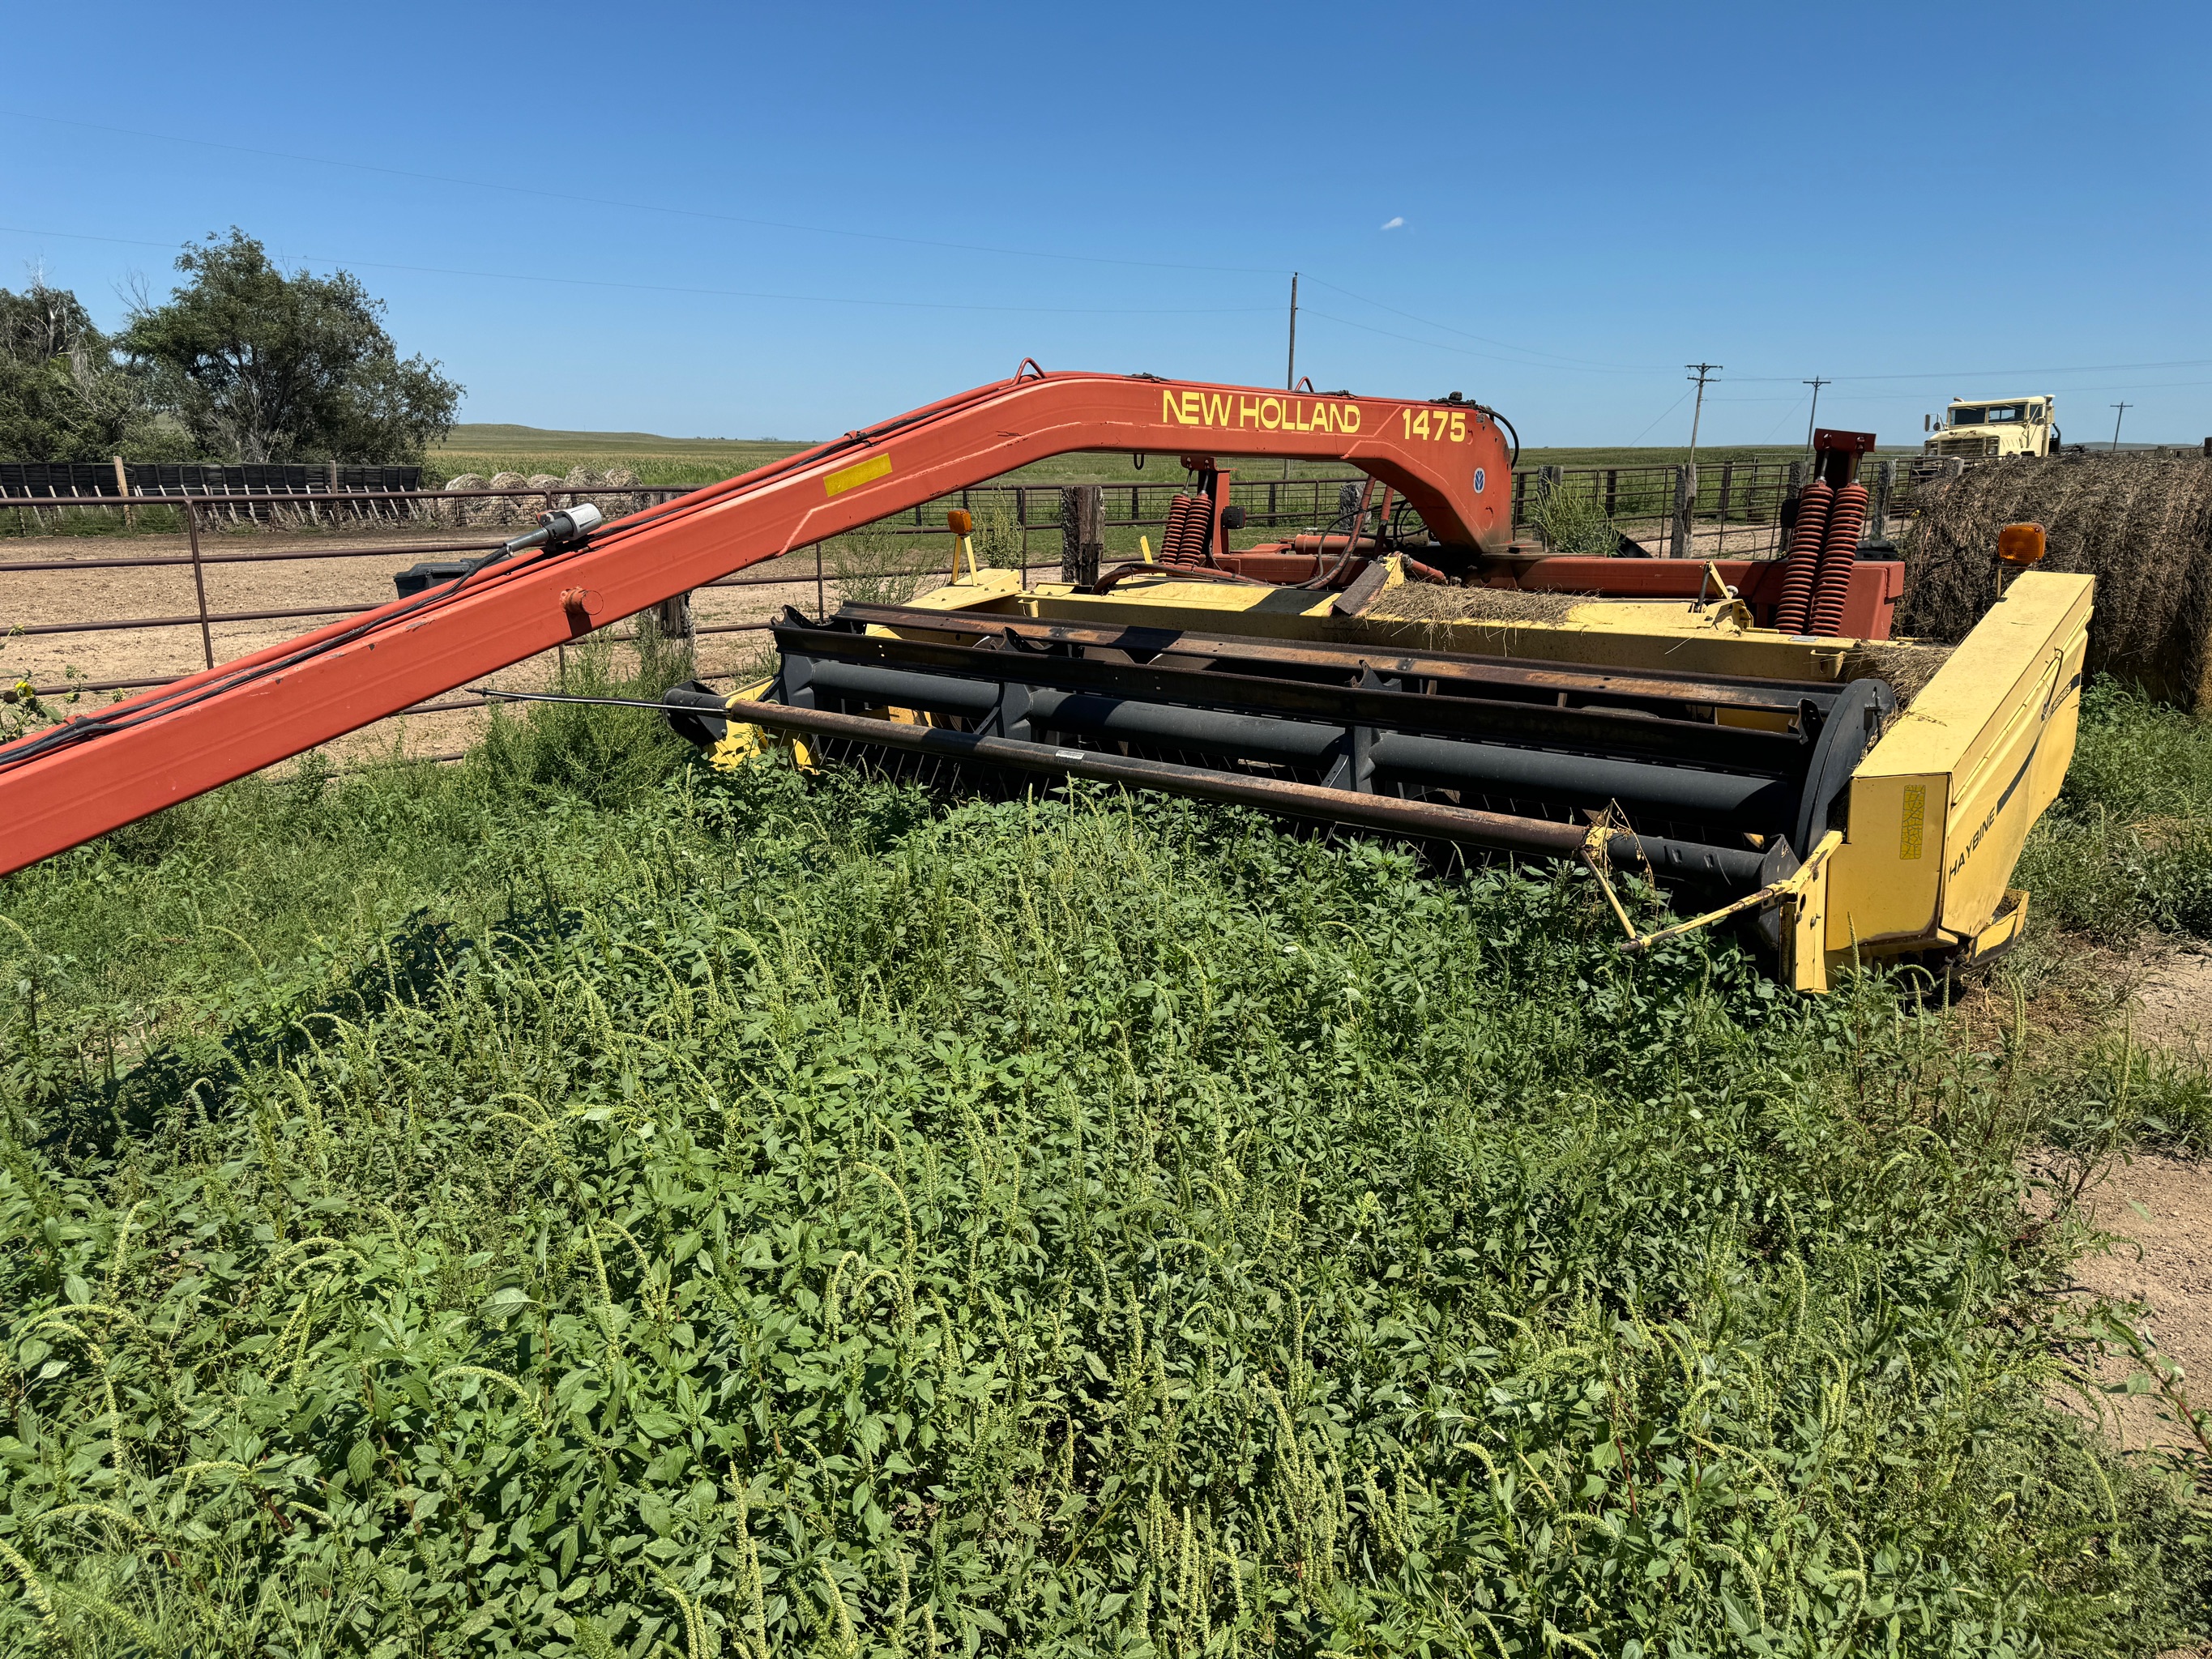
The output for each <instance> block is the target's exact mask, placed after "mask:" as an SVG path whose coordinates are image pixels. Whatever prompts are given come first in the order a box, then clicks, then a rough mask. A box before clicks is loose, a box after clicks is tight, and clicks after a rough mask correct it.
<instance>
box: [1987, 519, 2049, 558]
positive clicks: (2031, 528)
mask: <svg viewBox="0 0 2212 1659" xmlns="http://www.w3.org/2000/svg"><path fill="white" fill-rule="evenodd" d="M2044 553H2045V547H2044V544H2043V526H2041V525H2039V524H2008V525H2007V526H2005V527H2004V528H2003V529H2002V530H2000V531H1998V532H1997V557H1998V558H2000V559H2002V561H2003V562H2005V563H2007V564H2016V565H2031V564H2036V563H2039V562H2041V561H2042V558H2043V555H2044Z"/></svg>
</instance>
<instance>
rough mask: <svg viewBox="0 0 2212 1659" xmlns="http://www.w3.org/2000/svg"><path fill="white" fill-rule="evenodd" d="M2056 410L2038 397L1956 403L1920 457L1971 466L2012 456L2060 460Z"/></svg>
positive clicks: (2054, 404)
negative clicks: (1958, 461)
mask: <svg viewBox="0 0 2212 1659" xmlns="http://www.w3.org/2000/svg"><path fill="white" fill-rule="evenodd" d="M2057 422H2058V407H2057V402H2056V400H2055V399H2053V398H2051V396H2050V394H2049V393H2047V392H2046V393H2045V394H2044V395H2043V396H2042V397H2039V398H1953V399H1952V400H1951V406H1950V407H1949V408H1948V409H1947V410H1944V411H1943V420H1942V424H1941V425H1940V426H1938V425H1933V424H1931V426H1930V428H1929V438H1928V441H1926V442H1925V443H1923V445H1921V447H1920V448H1921V453H1923V454H1924V455H1936V456H1940V457H1942V458H1943V459H1947V460H1948V459H1953V458H1954V457H1955V458H1956V459H1960V460H1967V461H1987V460H1996V459H2000V458H2002V457H2004V456H2008V455H2056V454H2057V453H2058V444H2059V437H2058V424H2057Z"/></svg>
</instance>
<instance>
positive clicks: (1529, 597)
mask: <svg viewBox="0 0 2212 1659" xmlns="http://www.w3.org/2000/svg"><path fill="white" fill-rule="evenodd" d="M1599 598H1601V595H1599V594H1596V593H1551V592H1522V591H1521V590H1520V589H1519V588H1515V587H1447V586H1443V585H1441V584H1439V583H1437V582H1407V584H1406V585H1405V586H1402V587H1386V588H1383V590H1382V591H1381V592H1377V593H1376V596H1375V597H1374V598H1373V599H1370V600H1369V601H1368V603H1367V605H1366V608H1365V609H1364V611H1362V613H1361V614H1362V615H1364V616H1370V617H1380V618H1384V619H1395V620H1398V621H1403V622H1462V621H1470V622H1495V623H1556V622H1565V620H1566V619H1567V613H1568V612H1569V611H1572V610H1573V609H1574V608H1575V607H1576V606H1577V605H1588V604H1589V603H1590V602H1591V601H1592V600H1594V599H1599Z"/></svg>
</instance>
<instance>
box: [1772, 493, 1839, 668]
mask: <svg viewBox="0 0 2212 1659" xmlns="http://www.w3.org/2000/svg"><path fill="white" fill-rule="evenodd" d="M1835 494H1836V492H1835V491H1834V490H1832V489H1830V488H1829V487H1828V482H1827V480H1826V479H1825V478H1815V479H1814V480H1813V482H1812V483H1810V484H1808V485H1807V486H1806V489H1805V493H1804V494H1803V495H1800V496H1799V497H1798V498H1797V522H1796V524H1795V525H1794V526H1791V528H1790V563H1789V565H1788V567H1787V568H1785V569H1784V571H1783V573H1782V599H1781V602H1780V603H1779V604H1778V605H1776V606H1775V607H1774V625H1775V626H1776V627H1777V628H1778V629H1781V630H1782V631H1783V632H1784V633H1785V634H1802V633H1804V632H1805V631H1806V630H1807V627H1808V624H1809V623H1811V622H1812V620H1813V590H1814V587H1815V586H1817V585H1818V582H1819V578H1820V544H1821V542H1822V540H1823V538H1825V537H1826V534H1827V530H1828V507H1829V503H1830V502H1832V501H1833V500H1834V499H1835Z"/></svg>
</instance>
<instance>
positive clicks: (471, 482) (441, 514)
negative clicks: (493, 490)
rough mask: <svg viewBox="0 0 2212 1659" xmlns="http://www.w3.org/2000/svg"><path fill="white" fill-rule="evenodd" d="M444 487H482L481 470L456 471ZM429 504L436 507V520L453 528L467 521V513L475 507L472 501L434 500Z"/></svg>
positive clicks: (471, 511) (475, 504)
mask: <svg viewBox="0 0 2212 1659" xmlns="http://www.w3.org/2000/svg"><path fill="white" fill-rule="evenodd" d="M445 487H446V488H447V489H483V487H484V481H483V473H481V472H461V473H457V474H455V475H454V476H453V477H450V478H448V479H447V480H446V484H445ZM431 505H432V506H433V507H435V508H436V509H437V511H436V515H435V516H436V520H437V522H438V523H440V524H441V525H447V526H453V528H455V529H458V528H459V527H460V526H463V525H465V524H467V523H468V522H469V515H470V514H471V513H473V512H474V511H475V510H476V507H477V503H476V502H474V501H434V502H432V503H431Z"/></svg>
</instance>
